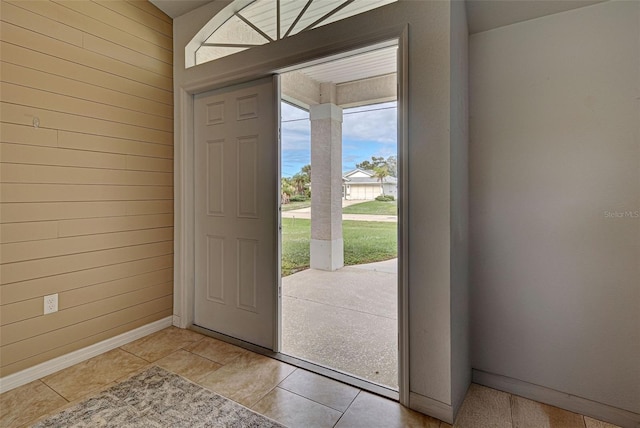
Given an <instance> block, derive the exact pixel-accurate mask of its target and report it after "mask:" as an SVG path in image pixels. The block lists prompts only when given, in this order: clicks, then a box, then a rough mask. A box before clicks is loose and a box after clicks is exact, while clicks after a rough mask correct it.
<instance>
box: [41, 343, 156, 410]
mask: <svg viewBox="0 0 640 428" xmlns="http://www.w3.org/2000/svg"><path fill="white" fill-rule="evenodd" d="M147 364H148V363H147V362H146V361H145V360H143V359H141V358H138V357H136V356H135V355H131V354H129V353H127V352H125V351H123V350H122V349H113V350H111V351H109V352H106V353H104V354H101V355H98V356H97V357H93V358H91V359H89V360H87V361H83V362H82V363H79V364H76V365H74V366H71V367H69V368H66V369H64V370H61V371H59V372H57V373H54V374H52V375H49V376H45V377H44V378H42V381H43V382H44V383H45V384H47V385H48V386H49V387H51V388H52V389H53V390H55V391H56V392H57V393H58V394H60V395H62V396H63V397H64V398H66V399H67V400H69V401H73V400H77V399H78V398H81V397H85V396H88V395H91V394H92V393H94V392H96V391H98V390H100V389H102V388H104V387H105V386H106V385H107V384H109V383H111V382H113V381H115V380H117V379H121V378H123V377H126V376H129V375H131V374H133V373H134V372H135V371H137V370H139V369H141V368H143V367H144V366H146V365H147Z"/></svg>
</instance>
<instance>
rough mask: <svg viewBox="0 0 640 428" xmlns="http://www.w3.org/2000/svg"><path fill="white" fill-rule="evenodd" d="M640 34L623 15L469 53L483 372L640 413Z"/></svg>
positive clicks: (510, 31) (631, 7)
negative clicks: (621, 214) (615, 214)
mask: <svg viewBox="0 0 640 428" xmlns="http://www.w3.org/2000/svg"><path fill="white" fill-rule="evenodd" d="M639 22H640V3H639V2H628V1H613V2H606V3H600V4H596V5H593V6H588V7H584V8H581V9H576V10H572V11H568V12H564V13H560V14H556V15H552V16H548V17H545V18H539V19H535V20H532V21H528V22H523V23H520V24H515V25H510V26H506V27H503V28H498V29H495V30H490V31H486V32H483V33H478V34H474V35H472V36H471V38H470V127H471V140H470V159H471V180H470V183H471V189H470V194H471V211H470V212H471V243H472V247H471V257H470V260H471V267H472V277H471V293H472V300H471V311H472V323H471V326H472V353H471V355H472V365H473V368H474V369H480V370H483V371H485V372H489V373H493V374H499V375H503V376H508V377H511V378H515V379H518V380H522V381H526V382H529V383H531V384H535V385H539V386H543V387H547V388H551V389H553V390H556V391H561V392H563V393H566V394H570V395H571V396H578V397H582V398H586V399H589V400H593V401H596V402H599V403H604V404H607V405H610V406H614V407H618V408H622V409H626V410H628V411H632V412H636V413H640V400H639V398H640V364H639V362H640V283H639V278H640V245H639V243H640V216H639V215H638V211H640V129H639V127H640V107H639V105H640V104H639V103H638V100H639V99H640V92H639V90H640V89H639V88H640V26H639V25H638V24H639ZM607 212H609V213H610V215H609V216H608V215H607ZM615 212H619V213H624V212H629V216H627V217H624V216H623V217H621V218H618V217H614V216H612V215H614V214H612V213H615ZM567 397H568V395H567ZM585 411H588V410H587V409H585ZM634 426H635V425H634Z"/></svg>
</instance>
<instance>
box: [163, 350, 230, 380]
mask: <svg viewBox="0 0 640 428" xmlns="http://www.w3.org/2000/svg"><path fill="white" fill-rule="evenodd" d="M155 364H156V365H158V366H160V367H162V368H164V369H167V370H169V371H170V372H173V373H175V374H178V375H180V376H183V377H186V378H187V379H189V380H191V381H193V382H197V381H198V379H200V378H201V377H203V376H205V375H208V374H209V373H212V372H214V371H216V370H218V369H219V368H220V367H222V365H221V364H218V363H214V362H213V361H211V360H207V359H206V358H203V357H201V356H199V355H195V354H192V353H191V352H187V351H185V350H184V349H180V350H178V351H176V352H174V353H173V354H170V355H167V356H166V357H164V358H161V359H159V360H158V361H156V362H155Z"/></svg>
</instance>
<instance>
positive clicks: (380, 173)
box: [373, 165, 389, 196]
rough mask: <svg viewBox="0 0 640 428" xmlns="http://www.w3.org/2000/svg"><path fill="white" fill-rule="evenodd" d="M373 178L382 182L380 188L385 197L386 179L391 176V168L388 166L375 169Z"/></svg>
mask: <svg viewBox="0 0 640 428" xmlns="http://www.w3.org/2000/svg"><path fill="white" fill-rule="evenodd" d="M373 176H374V177H375V178H377V179H378V181H380V188H381V189H382V196H384V184H383V182H384V179H385V178H386V177H388V176H389V168H388V167H387V166H386V165H383V166H377V167H375V168H373Z"/></svg>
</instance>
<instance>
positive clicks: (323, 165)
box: [309, 103, 344, 271]
mask: <svg viewBox="0 0 640 428" xmlns="http://www.w3.org/2000/svg"><path fill="white" fill-rule="evenodd" d="M309 117H310V119H311V268H313V269H321V270H327V271H334V270H336V269H340V268H341V267H343V266H344V243H343V240H342V109H341V108H340V107H338V106H337V105H335V104H332V103H325V104H316V105H312V106H311V108H310V111H309Z"/></svg>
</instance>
